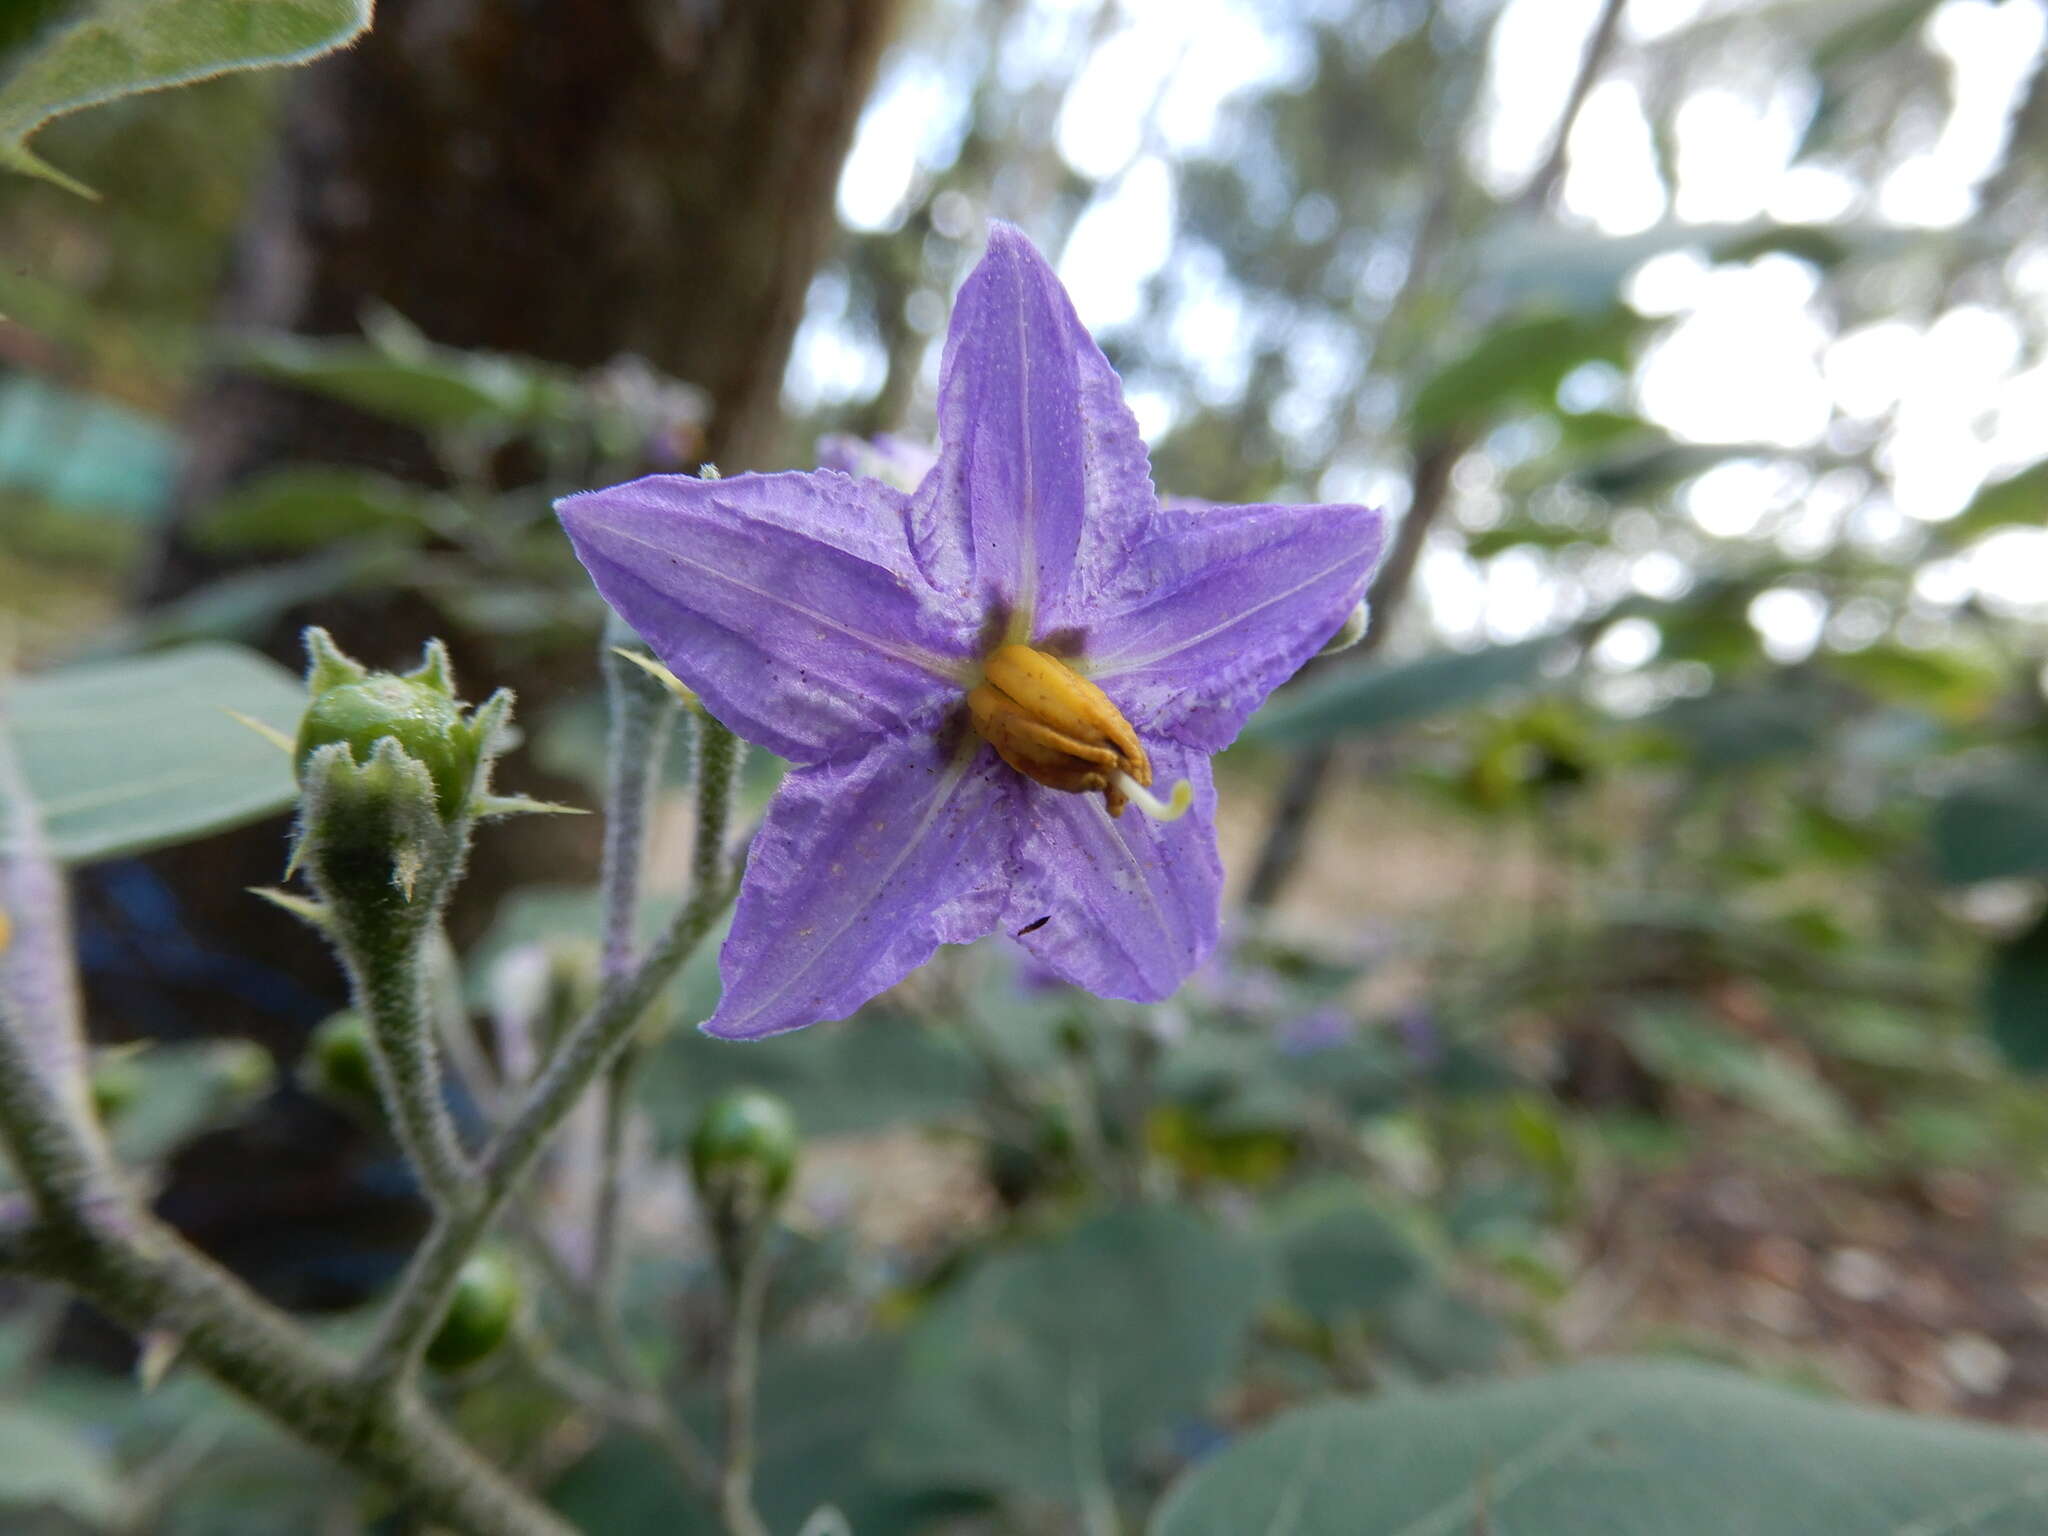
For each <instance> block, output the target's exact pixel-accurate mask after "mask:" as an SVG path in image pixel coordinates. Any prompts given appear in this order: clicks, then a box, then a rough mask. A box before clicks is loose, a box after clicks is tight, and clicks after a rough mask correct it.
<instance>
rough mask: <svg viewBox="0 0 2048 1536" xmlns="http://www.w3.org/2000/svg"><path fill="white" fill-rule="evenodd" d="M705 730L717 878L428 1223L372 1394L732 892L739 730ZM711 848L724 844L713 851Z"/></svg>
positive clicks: (372, 1369)
mask: <svg viewBox="0 0 2048 1536" xmlns="http://www.w3.org/2000/svg"><path fill="white" fill-rule="evenodd" d="M698 730H699V736H698V740H699V754H698V763H699V768H698V790H697V840H698V842H697V846H698V850H699V857H698V866H699V869H700V871H708V872H709V874H710V875H711V878H709V879H701V878H700V879H698V880H695V881H693V883H692V888H691V890H690V892H689V895H688V896H687V898H686V899H685V900H684V902H683V905H682V907H681V908H680V909H679V910H678V911H677V912H676V915H675V917H674V918H673V919H672V920H671V921H670V923H669V926H668V928H667V930H666V931H665V932H664V933H663V934H662V936H661V938H660V939H659V940H657V941H656V943H655V944H654V946H653V948H652V949H650V950H649V951H648V953H647V954H646V955H645V956H644V957H643V958H642V959H641V961H640V963H639V964H638V965H636V966H635V967H634V968H633V970H632V972H631V973H630V974H629V975H628V976H627V977H626V978H625V980H624V981H622V982H621V983H619V984H618V985H616V986H613V987H608V988H606V989H605V990H604V992H603V993H602V995H601V996H600V997H599V999H598V1002H597V1004H596V1006H595V1007H594V1008H592V1009H591V1011H590V1012H589V1013H587V1014H586V1015H585V1016H584V1017H583V1018H582V1019H581V1020H580V1021H578V1022H577V1024H576V1025H575V1026H573V1027H572V1028H571V1030H570V1031H569V1033H568V1035H567V1036H566V1037H565V1038H564V1039H563V1041H562V1043H561V1045H560V1047H559V1048H558V1049H557V1050H556V1051H555V1053H554V1055H553V1056H552V1057H551V1058H550V1059H549V1060H548V1062H547V1065H546V1066H545V1067H543V1068H542V1069H541V1071H540V1074H539V1075H538V1076H537V1077H536V1078H535V1079H534V1080H533V1081H532V1082H531V1083H530V1084H529V1085H528V1086H527V1088H526V1091H525V1093H524V1094H523V1096H522V1097H521V1099H520V1102H519V1104H518V1107H517V1108H515V1109H514V1110H513V1112H512V1114H511V1117H510V1118H509V1119H508V1120H507V1121H506V1123H505V1125H504V1127H503V1128H502V1129H501V1130H500V1131H499V1132H498V1133H497V1135H496V1136H495V1137H494V1138H493V1139H492V1140H491V1142H490V1144H489V1145H488V1146H487V1147H486V1148H485V1149H484V1152H483V1155H482V1156H481V1157H480V1158H479V1160H478V1165H477V1174H476V1186H477V1197H476V1199H475V1200H474V1202H472V1203H471V1204H469V1205H468V1206H466V1207H464V1208H462V1209H460V1210H450V1211H445V1212H442V1213H441V1214H440V1215H439V1216H438V1217H437V1218H436V1220H435V1222H434V1225H433V1226H432V1227H431V1228H430V1229H429V1230H428V1233H427V1236H426V1239H425V1240H424V1241H423V1242H422V1243H421V1244H420V1246H419V1248H418V1249H417V1250H416V1251H415V1252H414V1254H413V1257H412V1260H411V1262H410V1263H409V1264H408V1265H407V1267H406V1270H405V1273H404V1275H403V1276H402V1277H401V1278H400V1280H399V1283H398V1288H397V1290H396V1291H395V1292H394V1294H393V1296H392V1299H391V1301H390V1303H389V1305H388V1306H387V1308H386V1310H385V1313H384V1316H383V1318H382V1319H381V1320H380V1322H379V1325H378V1328H377V1331H376V1333H375V1335H374V1336H373V1337H372V1339H371V1341H370V1344H369V1346H368V1347H367V1348H366V1349H365V1351H364V1353H363V1356H362V1358H361V1360H360V1361H359V1363H358V1366H357V1376H358V1379H359V1380H360V1381H361V1382H362V1383H363V1384H364V1385H365V1386H367V1387H368V1388H370V1389H371V1390H372V1391H373V1392H374V1393H378V1394H388V1393H390V1392H392V1391H395V1390H398V1389H401V1388H402V1387H403V1386H404V1385H405V1384H406V1383H407V1382H409V1381H410V1380H411V1379H412V1377H413V1375H414V1373H415V1372H416V1371H417V1368H418V1364H419V1359H420V1354H421V1351H422V1350H424V1348H425V1347H426V1342H427V1339H428V1338H429V1337H430V1336H431V1335H432V1333H433V1331H434V1329H435V1328H436V1327H437V1326H438V1325H439V1323H440V1319H441V1316H442V1314H443V1313H444V1312H445V1311H446V1310H447V1306H448V1301H449V1298H450V1297H451V1296H452V1295H453V1293H454V1288H455V1284H456V1281H457V1278H458V1277H459V1275H460V1273H461V1269H462V1264H463V1261H464V1260H465V1259H466V1258H467V1257H468V1256H469V1254H470V1253H471V1252H472V1251H473V1250H474V1249H475V1247H476V1245H477V1244H478V1243H479V1242H480V1241H482V1239H483V1238H484V1236H485V1235H486V1234H487V1233H488V1232H489V1231H490V1229H491V1227H492V1225H493V1224H494V1223H495V1221H496V1220H497V1218H498V1215H499V1213H500V1212H501V1211H503V1210H504V1208H505V1204H506V1202H507V1201H508V1200H510V1199H511V1197H512V1195H513V1194H514V1193H515V1192H516V1191H517V1190H518V1189H519V1187H520V1186H521V1184H522V1183H523V1182H524V1180H525V1178H526V1176H527V1174H528V1173H530V1172H531V1171H532V1168H533V1165H534V1162H535V1161H536V1160H537V1159H538V1158H539V1156H540V1154H541V1152H542V1150H543V1149H544V1148H545V1147H546V1145H547V1142H548V1139H549V1138H550V1137H551V1136H552V1135H553V1134H554V1132H555V1130H556V1129H557V1128H558V1127H559V1126H560V1125H561V1123H562V1121H563V1120H564V1119H566V1118H567V1116H568V1114H569V1112H570V1110H572V1109H573V1108H575V1105H576V1101H577V1100H578V1099H579V1098H581V1097H582V1095H583V1092H584V1090H585V1089H587V1088H588V1087H589V1086H590V1085H591V1083H592V1082H593V1081H595V1080H596V1078H597V1076H598V1074H599V1073H601V1072H603V1071H604V1070H605V1069H606V1068H607V1067H609V1066H610V1065H611V1063H612V1061H613V1060H614V1059H615V1058H616V1057H617V1055H618V1053H619V1052H620V1051H621V1050H623V1049H624V1048H625V1046H626V1043H627V1042H628V1041H629V1040H630V1039H631V1038H632V1035H633V1031H634V1030H635V1029H636V1028H637V1027H638V1026H639V1023H640V1019H641V1016H642V1015H643V1014H644V1013H645V1012H646V1011H647V1008H648V1006H649V1004H651V1003H652V1002H653V1001H654V999H655V997H656V996H657V995H658V994H659V993H660V992H661V990H662V988H663V987H665V986H667V985H668V983H669V982H670V981H671V980H673V979H674V977H675V974H676V972H677V971H679V970H680V969H681V968H682V966H683V963H684V961H686V960H687V959H689V957H690V955H691V954H692V953H693V952H694V951H695V950H696V947H697V945H698V944H699V943H701V942H702V941H703V939H704V937H705V935H706V934H707V933H709V932H710V931H711V928H712V927H713V925H714V924H715V923H716V922H717V920H718V917H719V914H720V913H722V912H723V911H724V910H725V907H726V905H727V904H728V903H729V902H730V901H731V900H732V897H733V893H734V891H735V890H736V888H737V881H736V879H735V878H734V871H733V867H732V866H733V864H734V863H735V862H736V861H735V860H734V859H732V858H730V857H728V856H727V855H726V854H725V853H724V849H725V847H726V837H727V827H728V823H729V821H730V817H731V809H732V802H731V784H732V779H731V775H732V764H733V762H734V761H735V760H736V759H737V756H738V748H737V744H736V743H735V742H733V741H732V739H731V733H730V732H728V731H727V730H726V729H725V727H723V726H721V725H719V724H718V723H717V722H716V721H715V720H712V719H710V718H709V717H708V716H706V717H703V718H702V719H700V721H699V726H698ZM707 848H710V849H716V850H719V852H718V853H717V854H716V855H715V856H713V855H707V854H706V853H705V852H704V850H706V849H707Z"/></svg>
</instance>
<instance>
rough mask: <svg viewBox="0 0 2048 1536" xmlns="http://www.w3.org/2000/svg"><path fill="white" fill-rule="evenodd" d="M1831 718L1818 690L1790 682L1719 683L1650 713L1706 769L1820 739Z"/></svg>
mask: <svg viewBox="0 0 2048 1536" xmlns="http://www.w3.org/2000/svg"><path fill="white" fill-rule="evenodd" d="M1830 718H1831V712H1830V711H1829V709H1828V708H1827V701H1826V699H1825V698H1824V697H1823V696H1821V695H1820V694H1819V692H1818V690H1816V689H1813V688H1811V687H1804V686H1797V685H1793V684H1790V683H1781V684H1774V685H1770V686H1764V687H1740V686H1737V687H1729V688H1717V689H1715V690H1714V691H1713V692H1712V693H1710V694H1707V695H1706V696H1705V697H1704V698H1698V699H1680V700H1678V701H1677V702H1676V703H1674V704H1668V705H1666V706H1665V707H1664V708H1663V709H1660V710H1658V711H1657V712H1656V713H1655V714H1653V715H1651V716H1649V721H1650V723H1651V724H1653V725H1658V726H1662V727H1664V728H1665V729H1667V730H1669V731H1671V732H1673V733H1674V734H1676V735H1677V736H1678V737H1679V738H1680V739H1682V740H1683V741H1684V742H1685V744H1686V746H1687V747H1688V748H1689V749H1690V750H1691V752H1692V754H1693V757H1694V758H1695V759H1696V760H1697V761H1698V763H1699V764H1700V766H1701V767H1703V768H1717V769H1726V768H1749V767H1754V766H1756V765H1758V764H1760V763H1767V762H1771V761H1773V760H1774V759H1777V758H1783V757H1796V756H1798V755H1799V754H1800V753H1802V752H1808V751H1811V750H1812V749H1813V748H1814V747H1815V746H1816V745H1818V744H1819V742H1820V738H1821V732H1822V731H1823V730H1824V729H1825V728H1826V726H1827V724H1828V722H1829V720H1830Z"/></svg>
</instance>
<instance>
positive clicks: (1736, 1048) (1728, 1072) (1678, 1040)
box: [1627, 1006, 1850, 1136]
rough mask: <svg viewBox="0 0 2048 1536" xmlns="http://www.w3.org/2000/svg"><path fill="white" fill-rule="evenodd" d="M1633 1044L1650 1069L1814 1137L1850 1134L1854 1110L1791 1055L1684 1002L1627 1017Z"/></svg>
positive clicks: (1629, 1040) (1643, 1010)
mask: <svg viewBox="0 0 2048 1536" xmlns="http://www.w3.org/2000/svg"><path fill="white" fill-rule="evenodd" d="M1627 1037H1628V1043H1629V1045H1630V1047H1631V1048H1632V1049H1634V1051H1635V1052H1636V1054H1637V1055H1638V1056H1640V1057H1641V1058H1642V1059H1643V1062H1644V1063H1645V1064H1646V1065H1647V1066H1648V1067H1649V1068H1650V1070H1651V1071H1653V1072H1655V1073H1657V1074H1658V1075H1660V1076H1662V1077H1665V1078H1669V1079H1670V1080H1672V1081H1673V1082H1678V1083H1685V1084H1690V1085H1692V1086H1694V1087H1699V1088H1704V1089H1706V1090H1707V1091H1709V1092H1711V1093H1717V1094H1720V1095H1722V1096H1723V1097H1724V1098H1727V1099H1731V1100H1733V1101H1734V1102H1736V1103H1738V1104H1743V1105H1746V1106H1748V1107H1749V1108H1751V1109H1754V1110H1756V1111H1757V1112H1758V1113H1760V1114H1764V1115H1768V1116H1770V1117H1771V1118H1772V1119H1774V1120H1777V1121H1778V1122H1780V1123H1781V1124H1783V1125H1786V1126H1789V1127H1792V1128H1793V1129H1796V1130H1802V1131H1806V1132H1808V1133H1809V1134H1812V1135H1815V1136H1842V1135H1846V1134H1847V1132H1848V1129H1849V1125H1850V1117H1849V1112H1848V1109H1847V1108H1846V1106H1844V1105H1843V1103H1842V1101H1841V1100H1840V1099H1839V1098H1837V1097H1836V1096H1835V1094H1834V1093H1833V1092H1832V1091H1831V1090H1830V1089H1829V1088H1828V1086H1827V1085H1826V1084H1825V1083H1824V1082H1823V1081H1821V1079H1819V1078H1818V1077H1816V1076H1814V1075H1813V1074H1812V1073H1811V1072H1809V1071H1806V1070H1805V1069H1804V1068H1802V1067H1801V1066H1799V1065H1798V1064H1797V1063H1796V1062H1795V1061H1793V1060H1792V1059H1791V1058H1789V1057H1787V1056H1785V1055H1783V1054H1781V1053H1779V1052H1776V1051H1772V1050H1768V1049H1766V1048H1765V1047H1763V1046H1760V1045H1758V1044H1756V1043H1755V1042H1753V1041H1750V1040H1746V1039H1744V1038H1743V1037H1741V1036H1740V1035H1735V1034H1731V1033H1730V1032H1729V1031H1727V1030H1726V1029H1722V1028H1719V1027H1717V1026H1716V1025H1715V1024H1713V1023H1711V1022H1709V1021H1707V1020H1706V1019H1705V1018H1703V1017H1701V1016H1700V1015H1697V1014H1694V1013H1691V1012H1690V1011H1688V1010H1685V1009H1683V1008H1679V1007H1668V1006H1667V1007H1647V1008H1643V1009H1640V1010H1638V1011H1637V1012H1636V1013H1635V1014H1634V1015H1633V1016H1632V1017H1631V1018H1630V1019H1629V1021H1628V1025H1627Z"/></svg>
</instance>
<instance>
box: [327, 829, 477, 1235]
mask: <svg viewBox="0 0 2048 1536" xmlns="http://www.w3.org/2000/svg"><path fill="white" fill-rule="evenodd" d="M452 835H454V836H457V837H466V836H467V835H468V829H467V828H466V827H464V828H460V829H457V830H456V831H455V832H454V833H453V834H452ZM426 878H427V879H428V880H431V881H433V885H432V887H431V888H428V889H421V890H418V891H416V892H415V893H414V902H413V904H416V905H417V906H418V908H419V909H420V911H419V915H417V916H414V917H411V918H409V919H408V920H406V921H405V922H404V923H403V925H402V926H400V925H398V924H393V925H392V926H391V927H390V928H387V929H385V930H384V931H382V932H377V933H366V932H360V931H357V926H358V925H356V924H354V923H352V922H350V921H349V920H348V914H347V912H346V909H337V910H336V911H335V923H334V927H333V929H332V932H333V935H334V938H335V940H336V945H335V947H336V949H337V950H338V951H339V953H340V955H341V959H342V966H343V968H344V969H345V970H346V971H347V972H348V977H349V985H350V987H351V989H352V990H353V992H354V995H355V1003H356V1007H357V1008H358V1009H359V1010H360V1011H361V1013H362V1015H363V1017H364V1019H365V1020H366V1021H367V1022H368V1024H369V1026H370V1028H369V1035H370V1064H371V1067H372V1069H373V1070H374V1071H375V1073H376V1075H377V1087H378V1091H379V1093H380V1094H381V1095H382V1097H383V1100H384V1108H385V1112H386V1113H387V1114H388V1115H389V1116H390V1119H391V1127H392V1130H393V1131H394V1132H395V1133H396V1135H397V1137H398V1142H399V1145H400V1146H401V1147H403V1148H404V1149H405V1155H406V1158H407V1160H408V1161H410V1162H411V1164H412V1166H413V1168H414V1170H415V1171H416V1172H417V1173H418V1174H419V1179H420V1184H421V1186H422V1188H424V1189H425V1190H426V1193H427V1198H428V1200H429V1201H430V1202H431V1203H432V1204H433V1206H434V1207H435V1209H436V1210H460V1209H461V1208H462V1207H463V1206H465V1205H467V1204H469V1203H470V1202H471V1201H472V1200H473V1199H474V1198H475V1194H474V1175H473V1173H472V1171H471V1169H470V1166H469V1158H468V1156H467V1155H466V1154H465V1153H464V1152H463V1150H462V1143H461V1141H460V1140H459V1139H458V1137H457V1136H456V1133H455V1121H454V1119H453V1117H452V1116H450V1115H449V1113H448V1103H447V1100H446V1098H445V1097H444V1096H443V1094H442V1091H441V1062H440V1055H439V1052H438V1050H437V1048H436V1035H437V1031H436V1029H435V1026H434V1012H433V1007H432V1003H431V997H430V993H429V990H428V987H429V971H430V968H431V967H430V959H431V954H430V952H431V948H432V943H433V940H434V938H435V936H436V935H437V934H438V932H439V928H440V924H439V921H438V917H439V912H440V907H441V896H442V894H443V891H444V889H445V886H446V883H447V882H446V879H445V877H444V876H442V875H440V874H439V873H436V874H433V875H429V876H427V877H426Z"/></svg>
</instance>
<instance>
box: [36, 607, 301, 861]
mask: <svg viewBox="0 0 2048 1536" xmlns="http://www.w3.org/2000/svg"><path fill="white" fill-rule="evenodd" d="M304 708H305V690H304V689H303V688H301V687H300V685H299V682H298V679H296V678H295V677H293V676H292V675H291V674H290V673H289V672H287V671H285V670H284V668H282V667H280V666H278V665H277V664H276V663H275V662H272V661H268V660H266V659H264V658H263V657H261V656H258V655H257V654H255V653H254V652H253V651H246V650H243V649H241V648H240V647H238V646H228V645H192V646H186V647H183V648H182V649H179V650H175V651H166V652H162V653H160V654H157V655H151V656H136V657H128V658H124V659H122V660H120V661H110V662H94V663H90V664H88V665H84V666H77V667H67V668H64V669H63V670H61V671H57V672H51V673H47V674H44V675H42V676H38V677H31V678H28V679H26V680H24V681H22V682H21V683H19V684H18V685H17V686H16V688H15V690H14V695H13V699H12V701H11V714H12V724H13V728H14V731H15V744H16V746H17V748H18V749H19V751H20V753H21V762H22V769H23V771H24V773H25V774H26V775H27V778H28V784H29V790H30V792H31V793H32V794H33V795H34V796H35V799H36V803H37V804H38V806H39V807H40V808H41V811H42V816H43V823H44V826H45V828H46V829H47V831H48V833H49V838H50V845H51V849H52V851H53V852H55V854H56V855H57V857H58V858H60V859H64V860H66V861H68V862H71V863H85V862H89V861H91V860H93V859H105V858H111V857H113V856H114V855H116V854H124V853H140V852H143V851H145V850H147V849H151V848H161V847H164V846H166V845H168V844H171V843H178V842H186V841H189V840H191V839H193V838H196V837H202V836H204V835H206V834H207V833H209V832H218V831H220V830H222V829H223V828H226V827H232V826H237V825H239V824H241V823H243V822H246V821H254V820H255V819H256V818H258V817H260V816H268V815H270V814H271V813H272V812H275V811H280V810H283V809H284V808H285V807H286V806H288V805H290V804H291V803H292V801H293V799H294V798H295V797H296V795H297V789H296V787H295V786H294V785H293V783H292V770H291V758H290V757H289V755H288V754H286V753H283V752H280V751H279V750H278V749H277V748H276V747H275V746H273V745H272V744H271V743H270V742H267V741H265V740H264V739H263V738H262V737H261V736H259V735H257V734H256V733H255V732H254V731H252V730H250V729H249V727H248V726H246V725H243V724H241V723H239V722H238V721H236V720H235V719H234V718H233V717H232V716H231V715H230V714H229V711H230V710H233V711H237V712H239V713H241V714H244V715H247V716H249V717H250V718H251V719H253V720H259V721H261V722H262V723H263V724H265V725H268V726H271V727H273V728H275V729H277V730H279V731H282V732H284V733H285V734H286V735H290V734H291V733H292V732H294V731H296V730H297V729H298V723H299V715H300V714H301V712H302V711H303V710H304ZM283 860H284V850H283V848H282V847H281V846H280V848H279V849H278V862H279V866H280V868H282V865H283Z"/></svg>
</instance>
